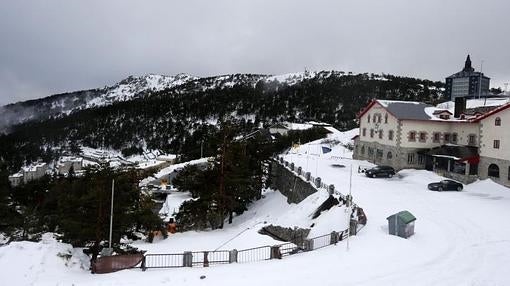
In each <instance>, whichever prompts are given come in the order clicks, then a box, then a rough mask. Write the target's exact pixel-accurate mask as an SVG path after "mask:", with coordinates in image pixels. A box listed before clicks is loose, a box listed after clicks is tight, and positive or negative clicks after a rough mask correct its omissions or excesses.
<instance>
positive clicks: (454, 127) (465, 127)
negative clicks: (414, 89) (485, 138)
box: [400, 120, 480, 148]
mask: <svg viewBox="0 0 510 286" xmlns="http://www.w3.org/2000/svg"><path fill="white" fill-rule="evenodd" d="M411 131H414V132H416V140H415V141H409V137H408V136H409V133H410V132H411ZM420 132H425V133H426V137H425V141H424V142H421V141H420ZM434 132H440V133H441V137H440V140H439V142H434V137H433V136H434V135H433V134H434ZM444 133H449V134H453V133H457V143H456V144H458V145H468V144H469V135H470V134H475V136H476V141H475V145H474V146H476V145H477V144H478V142H479V141H478V140H479V137H480V135H479V126H478V124H477V123H466V122H451V121H449V122H447V121H425V120H424V121H420V120H403V121H402V134H401V136H402V137H401V144H400V146H401V147H408V148H433V147H437V146H441V145H444V144H446V143H449V142H445V141H444V138H443V135H444ZM450 138H451V135H450Z"/></svg>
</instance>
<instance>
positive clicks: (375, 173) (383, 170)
mask: <svg viewBox="0 0 510 286" xmlns="http://www.w3.org/2000/svg"><path fill="white" fill-rule="evenodd" d="M365 175H366V176H367V177H370V178H375V177H387V178H391V177H393V176H394V175H395V169H393V167H390V166H376V167H373V168H371V169H368V170H366V171H365Z"/></svg>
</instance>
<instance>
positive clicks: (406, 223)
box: [386, 211, 416, 238]
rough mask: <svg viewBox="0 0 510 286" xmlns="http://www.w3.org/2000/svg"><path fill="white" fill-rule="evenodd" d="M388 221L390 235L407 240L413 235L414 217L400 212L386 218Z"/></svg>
mask: <svg viewBox="0 0 510 286" xmlns="http://www.w3.org/2000/svg"><path fill="white" fill-rule="evenodd" d="M386 219H387V220H388V230H389V233H390V234H392V235H398V236H400V237H403V238H408V237H410V236H411V235H413V234H414V222H415V221H416V217H415V216H414V215H413V214H412V213H410V212H408V211H401V212H398V213H396V214H393V215H391V216H389V217H387V218H386Z"/></svg>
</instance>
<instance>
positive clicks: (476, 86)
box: [445, 55, 490, 101]
mask: <svg viewBox="0 0 510 286" xmlns="http://www.w3.org/2000/svg"><path fill="white" fill-rule="evenodd" d="M482 66H483V61H482V62H481V66H480V69H481V68H482ZM489 86H490V78H489V77H487V76H485V75H484V74H483V72H482V71H481V70H480V71H479V72H478V71H475V69H474V68H473V66H472V62H471V57H470V55H467V57H466V61H465V62H464V68H463V69H462V70H461V71H459V72H457V73H455V74H452V75H451V76H449V77H447V78H446V88H445V93H446V97H447V98H448V99H449V100H451V101H454V100H455V98H456V97H471V98H480V97H485V96H487V95H488V94H489Z"/></svg>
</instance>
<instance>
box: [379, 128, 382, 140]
mask: <svg viewBox="0 0 510 286" xmlns="http://www.w3.org/2000/svg"><path fill="white" fill-rule="evenodd" d="M379 139H383V131H382V130H379Z"/></svg>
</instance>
